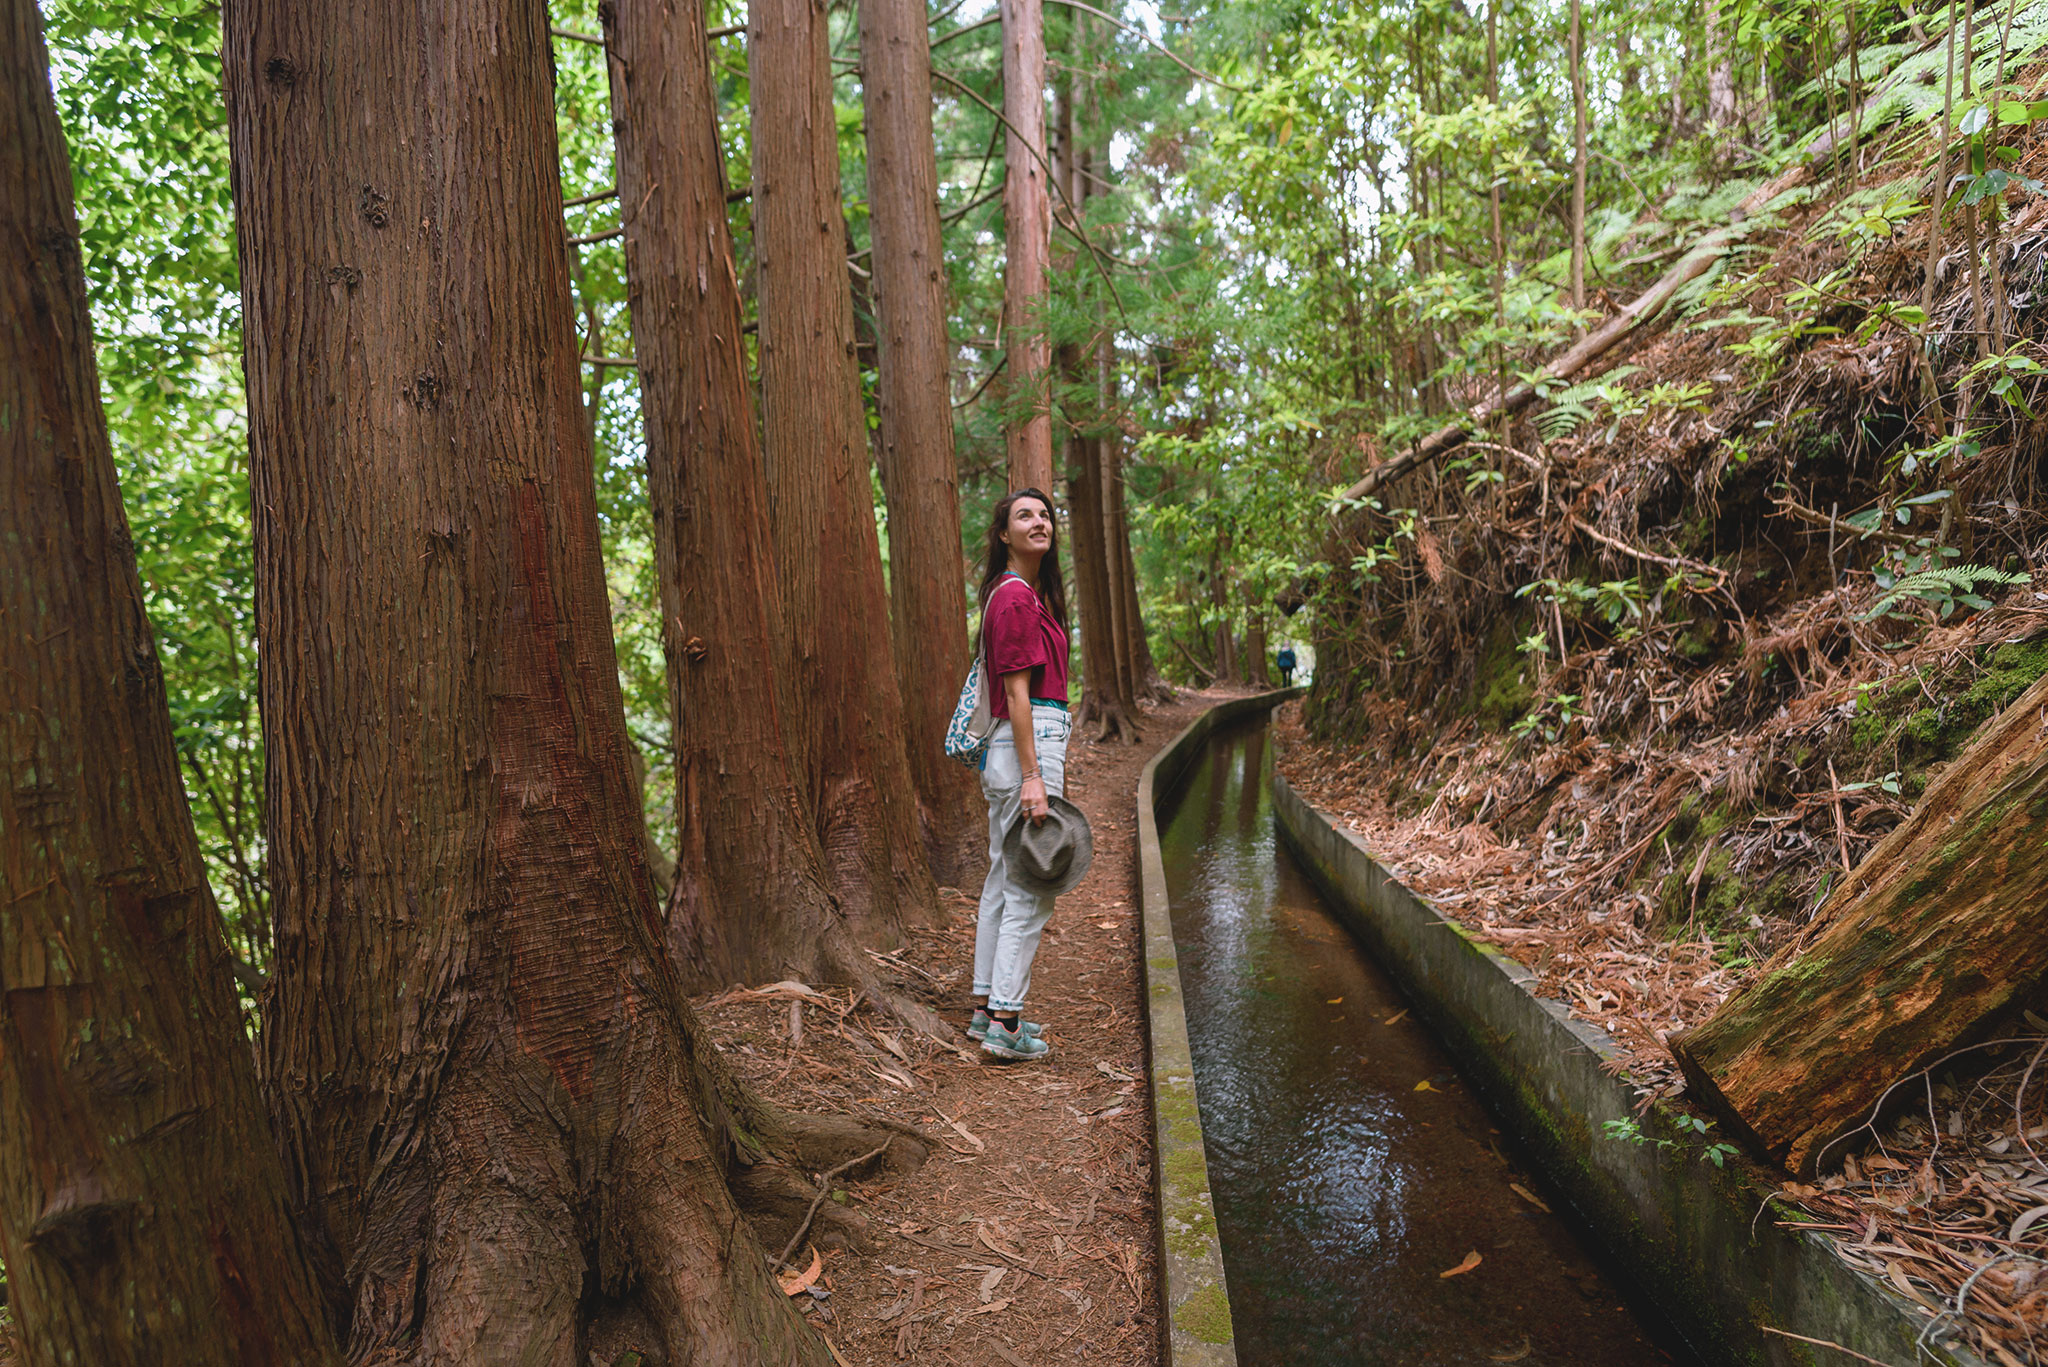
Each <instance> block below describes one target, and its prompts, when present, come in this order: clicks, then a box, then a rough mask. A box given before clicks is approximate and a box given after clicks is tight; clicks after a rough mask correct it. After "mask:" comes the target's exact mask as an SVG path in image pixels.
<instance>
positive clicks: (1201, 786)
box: [1159, 721, 1676, 1367]
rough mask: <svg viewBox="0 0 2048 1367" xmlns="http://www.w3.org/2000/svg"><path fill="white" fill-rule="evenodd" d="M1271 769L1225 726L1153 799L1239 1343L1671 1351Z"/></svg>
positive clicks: (1572, 1358) (1477, 1360)
mask: <svg viewBox="0 0 2048 1367" xmlns="http://www.w3.org/2000/svg"><path fill="white" fill-rule="evenodd" d="M1271 771H1272V758H1271V755H1270V753H1269V749H1268V746H1267V741H1266V729H1265V726H1264V724H1263V721H1261V722H1259V723H1256V724H1251V725H1244V726H1240V727H1237V728H1235V729H1231V730H1226V731H1222V732H1219V733H1218V734H1217V736H1216V737H1215V739H1213V740H1212V741H1211V742H1210V744H1209V747H1208V749H1207V750H1206V751H1205V752H1204V753H1203V754H1201V755H1199V756H1197V757H1196V759H1195V761H1194V763H1193V765H1192V766H1191V767H1190V768H1189V770H1188V772H1187V774H1186V776H1185V777H1184V778H1183V780H1182V782H1181V784H1180V785H1179V788H1178V790H1177V791H1176V792H1175V793H1173V794H1171V795H1169V796H1168V797H1167V798H1166V799H1165V801H1164V802H1163V803H1162V804H1161V810H1160V813H1159V818H1160V843H1161V846H1162V850H1163V852H1164V854H1165V857H1166V870H1167V881H1168V884H1169V886H1170V888H1171V891H1172V899H1173V925H1174V935H1175V938H1176V939H1177V940H1178V941H1179V945H1180V973H1181V983H1182V988H1183V990H1184V992H1185V994H1186V1000H1187V1010H1188V1033H1189V1035H1190V1037H1191V1038H1192V1041H1193V1044H1194V1058H1195V1087H1196V1093H1197V1098H1198V1100H1199V1102H1200V1105H1201V1108H1202V1127H1203V1130H1204V1132H1205V1134H1206V1136H1207V1141H1208V1159H1209V1180H1210V1183H1211V1185H1212V1186H1213V1188H1214V1190H1215V1196H1216V1217H1217V1222H1218V1225H1219V1227H1220V1229H1221V1231H1222V1236H1223V1261H1224V1270H1225V1273H1226V1275H1227V1276H1228V1278H1229V1282H1230V1305H1231V1314H1232V1318H1233V1320H1234V1321H1235V1324H1236V1330H1237V1350H1238V1360H1239V1362H1240V1363H1243V1364H1245V1367H1261V1365H1262V1364H1281V1363H1284V1364H1288V1365H1289V1367H1298V1365H1300V1364H1310V1363H1343V1364H1353V1363H1356V1364H1388V1365H1389V1367H1392V1365H1393V1364H1400V1367H1436V1365H1437V1364H1443V1365H1444V1367H1450V1365H1451V1364H1457V1365H1458V1367H1464V1365H1465V1364H1476V1365H1478V1367H1484V1364H1487V1363H1490V1362H1501V1363H1507V1362H1517V1363H1523V1364H1526V1367H1542V1365H1545V1364H1557V1365H1558V1367H1609V1365H1610V1364H1613V1367H1621V1365H1622V1364H1628V1367H1642V1365H1644V1364H1669V1363H1672V1362H1674V1361H1676V1359H1674V1358H1673V1357H1672V1356H1671V1355H1670V1354H1669V1353H1667V1352H1666V1351H1664V1350H1663V1349H1662V1348H1660V1347H1659V1346H1658V1345H1657V1344H1656V1343H1655V1342H1653V1340H1652V1338H1651V1336H1650V1333H1651V1330H1650V1329H1649V1328H1647V1327H1646V1324H1645V1321H1643V1320H1640V1319H1638V1317H1637V1316H1636V1315H1635V1314H1633V1313H1632V1312H1631V1311H1630V1310H1629V1309H1628V1308H1627V1307H1626V1305H1625V1304H1624V1303H1623V1301H1622V1299H1621V1297H1620V1296H1619V1294H1618V1293H1617V1292H1616V1290H1615V1288H1614V1286H1613V1285H1612V1284H1611V1283H1610V1282H1609V1281H1608V1279H1607V1278H1606V1277H1605V1276H1604V1275H1603V1274H1602V1273H1601V1271H1600V1270H1599V1268H1598V1267H1596V1266H1595V1265H1594V1262H1593V1260H1592V1258H1591V1257H1590V1256H1588V1254H1587V1252H1586V1250H1585V1249H1584V1248H1583V1247H1582V1246H1581V1245H1580V1243H1579V1241H1578V1239H1577V1237H1576V1236H1575V1235H1574V1234H1573V1232H1572V1230H1571V1229H1570V1228H1569V1227H1568V1226H1567V1225H1566V1224H1565V1223H1564V1222H1563V1221H1562V1220H1561V1219H1559V1218H1558V1217H1557V1216H1555V1215H1551V1214H1547V1213H1545V1212H1544V1210H1543V1209H1541V1208H1539V1207H1538V1205H1537V1204H1536V1201H1537V1200H1543V1199H1546V1198H1545V1194H1544V1192H1543V1191H1542V1190H1541V1189H1540V1188H1539V1187H1538V1186H1537V1185H1536V1183H1535V1181H1534V1179H1532V1178H1531V1177H1530V1176H1528V1175H1527V1173H1526V1170H1524V1169H1522V1168H1521V1167H1520V1166H1519V1165H1518V1164H1516V1163H1515V1162H1513V1160H1512V1156H1511V1155H1510V1154H1509V1153H1508V1151H1507V1149H1506V1140H1505V1139H1504V1138H1503V1136H1502V1135H1501V1133H1500V1131H1499V1130H1498V1129H1497V1128H1496V1127H1495V1125H1494V1123H1493V1121H1492V1118H1491V1117H1490V1116H1489V1115H1488V1113H1487V1111H1486V1109H1485V1107H1484V1106H1483V1105H1482V1104H1481V1103H1480V1101H1479V1100H1478V1098H1477V1097H1476V1096H1474V1095H1473V1093H1472V1091H1471V1089H1469V1088H1468V1087H1467V1086H1466V1085H1465V1084H1464V1083H1463V1082H1462V1081H1461V1080H1460V1079H1459V1076H1458V1073H1457V1071H1456V1069H1455V1068H1454V1066H1453V1065H1452V1064H1451V1062H1450V1060H1449V1059H1448V1058H1447V1057H1446V1056H1445V1055H1444V1053H1443V1052H1442V1051H1441V1050H1440V1049H1439V1048H1438V1047H1437V1045H1436V1043H1435V1041H1434V1040H1433V1039H1432V1038H1431V1037H1430V1035H1429V1033H1428V1032H1427V1031H1426V1030H1424V1029H1423V1028H1422V1027H1421V1026H1420V1025H1418V1024H1417V1023H1416V1021H1415V1019H1414V1017H1413V1016H1412V1015H1408V1014H1406V1005H1407V1004H1406V1002H1404V1001H1403V1000H1402V998H1401V995H1400V992H1399V991H1398V989H1396V988H1395V987H1394V985H1393V983H1392V982H1391V981H1390V980H1389V979H1388V978H1387V976H1386V975H1385V974H1384V973H1382V972H1381V971H1380V969H1379V968H1378V967H1377V966H1376V965H1375V964H1373V963H1372V961H1371V960H1369V959H1368V958H1367V957H1366V956H1365V953H1364V951H1363V950H1361V949H1360V948H1359V947H1358V946H1357V944H1356V943H1355V942H1353V940H1352V939H1351V937H1350V935H1349V934H1348V933H1347V932H1346V931H1345V930H1344V928H1343V927H1342V926H1341V925H1340V924H1339V923H1338V922H1337V921H1336V920H1335V919H1334V918H1333V917H1332V916H1331V914H1330V912H1329V911H1328V909H1327V908H1326V907H1325V906H1324V904H1323V902H1322V899H1321V897H1320V895H1319V894H1318V893H1317V891H1316V889H1315V887H1314V885H1313V884H1311V883H1310V882H1309V881H1308V879H1307V877H1306V876H1305V875H1304V874H1303V873H1302V872H1301V871H1300V870H1299V869H1297V868H1296V867H1295V865H1294V863H1293V861H1292V860H1291V859H1290V858H1289V856H1288V854H1287V852H1286V850H1285V847H1284V846H1281V845H1279V844H1278V841H1277V837H1276V832H1275V829H1274V820H1273V809H1272V802H1271V798H1270V794H1269V790H1268V786H1267V785H1268V780H1269V776H1270V774H1271ZM1511 1184H1512V1185H1511ZM1517 1185H1518V1186H1520V1187H1521V1188H1522V1189H1523V1190H1522V1191H1517V1190H1516V1186H1517ZM1524 1193H1526V1194H1524ZM1532 1198H1534V1199H1532ZM1474 1253H1476V1254H1478V1255H1479V1260H1478V1262H1477V1264H1476V1265H1475V1266H1473V1267H1471V1269H1470V1270H1469V1271H1465V1272H1461V1273H1458V1274H1457V1275H1454V1276H1449V1277H1446V1276H1443V1275H1441V1274H1442V1273H1444V1272H1446V1271H1448V1270H1450V1269H1452V1268H1455V1267H1458V1266H1459V1265H1460V1264H1462V1263H1466V1262H1468V1261H1470V1259H1469V1256H1468V1255H1470V1254H1474Z"/></svg>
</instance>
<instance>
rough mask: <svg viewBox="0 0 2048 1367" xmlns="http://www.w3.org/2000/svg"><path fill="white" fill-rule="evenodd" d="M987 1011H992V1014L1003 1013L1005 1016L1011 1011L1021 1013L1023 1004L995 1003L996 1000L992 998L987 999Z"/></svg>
mask: <svg viewBox="0 0 2048 1367" xmlns="http://www.w3.org/2000/svg"><path fill="white" fill-rule="evenodd" d="M988 1009H989V1010H990V1011H992V1012H993V1011H1001V1012H1003V1013H1004V1014H1005V1015H1007V1014H1009V1013H1010V1012H1012V1011H1022V1010H1023V1009H1024V1003H1023V1002H999V1001H997V1000H996V999H995V998H994V997H990V998H989V999H988Z"/></svg>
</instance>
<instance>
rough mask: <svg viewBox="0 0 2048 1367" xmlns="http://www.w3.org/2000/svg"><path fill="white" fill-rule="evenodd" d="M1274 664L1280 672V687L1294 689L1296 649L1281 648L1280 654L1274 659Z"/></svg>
mask: <svg viewBox="0 0 2048 1367" xmlns="http://www.w3.org/2000/svg"><path fill="white" fill-rule="evenodd" d="M1273 664H1274V666H1275V667H1276V668H1278V669H1279V671H1280V686H1281V687H1282V688H1292V687H1294V647H1293V646H1281V647H1280V653H1279V654H1278V655H1275V656H1274V657H1273Z"/></svg>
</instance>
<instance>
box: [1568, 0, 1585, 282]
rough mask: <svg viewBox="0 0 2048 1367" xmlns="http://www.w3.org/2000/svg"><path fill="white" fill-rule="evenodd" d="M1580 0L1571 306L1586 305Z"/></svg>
mask: <svg viewBox="0 0 2048 1367" xmlns="http://www.w3.org/2000/svg"><path fill="white" fill-rule="evenodd" d="M1582 8H1583V6H1582V5H1581V3H1580V0H1572V4H1571V16H1572V17H1571V61H1572V307H1573V308H1574V309H1578V310H1580V311H1583V310H1584V309H1585V307H1586V32H1585V19H1584V15H1583V14H1582V13H1581V10H1582Z"/></svg>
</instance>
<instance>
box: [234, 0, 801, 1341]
mask: <svg viewBox="0 0 2048 1367" xmlns="http://www.w3.org/2000/svg"><path fill="white" fill-rule="evenodd" d="M225 29H226V41H225V48H224V63H225V69H226V86H227V94H228V111H229V126H230V138H231V151H232V154H233V171H234V188H235V199H236V206H237V210H238V230H239V236H240V245H241V267H242V290H243V311H244V318H245V329H246V338H247V355H246V372H247V377H248V378H247V382H248V391H249V427H250V448H251V450H250V463H251V474H252V481H253V485H254V498H253V505H254V511H255V531H256V592H257V618H258V622H259V626H260V639H261V643H262V649H263V659H264V668H263V695H262V702H263V722H264V735H265V741H266V744H267V747H268V757H269V765H270V783H269V835H270V840H271V846H270V859H271V869H272V871H273V877H274V879H275V882H276V894H275V896H276V906H277V924H278V946H277V956H276V966H275V975H274V977H275V987H274V996H273V999H272V1001H271V1003H270V1009H269V1012H268V1015H267V1019H266V1022H265V1030H264V1048H265V1077H264V1082H265V1085H266V1089H267V1092H268V1094H269V1096H270V1098H271V1101H272V1106H273V1111H274V1114H275V1118H276V1123H277V1128H278V1130H279V1132H280V1136H281V1138H282V1140H283V1142H284V1144H285V1146H286V1151H287V1167H288V1170H289V1171H290V1172H291V1174H292V1175H293V1177H294V1178H295V1180H296V1183H297V1188H298V1195H299V1198H300V1199H301V1201H302V1202H303V1204H304V1207H305V1211H306V1221H307V1225H308V1230H309V1233H311V1232H312V1231H317V1232H318V1235H319V1236H320V1240H321V1249H322V1251H323V1254H324V1257H325V1259H326V1265H327V1267H328V1268H329V1269H330V1270H331V1271H332V1272H333V1274H334V1275H335V1276H336V1277H337V1279H338V1280H340V1281H341V1282H342V1284H343V1286H344V1287H345V1293H344V1299H345V1304H344V1305H343V1306H342V1307H341V1314H342V1318H343V1319H344V1320H345V1322H346V1325H347V1332H346V1340H347V1345H348V1351H349V1355H350V1357H351V1359H352V1360H354V1361H359V1362H360V1361H372V1360H374V1361H387V1360H388V1361H391V1362H394V1363H408V1362H416V1363H442V1362H479V1363H481V1362H492V1363H496V1362H522V1363H547V1364H557V1365H558V1367H572V1364H573V1367H582V1364H583V1363H584V1362H586V1361H587V1360H588V1354H589V1353H590V1352H592V1351H593V1349H595V1348H601V1347H602V1346H603V1345H604V1344H605V1342H606V1340H607V1336H608V1335H612V1334H618V1333H629V1334H630V1335H631V1336H632V1338H633V1339H634V1340H636V1341H638V1342H639V1343H640V1344H641V1346H643V1348H647V1349H658V1350H659V1352H660V1353H661V1354H662V1355H664V1356H665V1358H666V1360H667V1361H669V1362H674V1363H680V1362H721V1363H723V1362H732V1363H755V1362H759V1363H764V1364H766V1363H773V1364H777V1365H778V1367H780V1364H783V1363H786V1362H790V1361H802V1362H808V1363H818V1364H823V1363H826V1362H828V1361H829V1356H828V1355H827V1354H826V1352H825V1350H824V1346H823V1345H822V1344H821V1343H819V1342H818V1341H817V1339H816V1338H815V1337H814V1336H813V1335H811V1334H810V1333H809V1332H808V1331H807V1330H806V1329H805V1328H804V1326H803V1325H802V1324H801V1322H800V1321H799V1320H798V1319H797V1317H796V1316H795V1314H794V1313H793V1312H791V1311H790V1309H789V1308H788V1305H787V1303H786V1298H785V1297H783V1296H782V1295H781V1294H780V1293H779V1290H778V1288H777V1287H776V1286H775V1285H774V1283H773V1282H772V1281H771V1280H770V1279H769V1278H768V1276H767V1275H766V1272H767V1269H766V1267H765V1258H764V1255H763V1254H762V1252H761V1250H760V1248H759V1246H758V1245H757V1244H756V1242H755V1241H754V1238H753V1237H752V1235H751V1234H750V1232H749V1230H748V1229H747V1227H746V1226H745V1225H744V1224H742V1222H741V1218H740V1215H739V1212H738V1210H737V1208H736V1207H735V1205H734V1202H733V1201H732V1199H731V1197H730V1195H729V1194H728V1191H727V1188H726V1185H725V1182H724V1180H723V1176H724V1173H725V1170H726V1166H727V1163H728V1161H730V1158H731V1153H730V1145H731V1141H732V1133H733V1132H732V1127H731V1125H730V1123H729V1117H728V1116H727V1114H726V1111H725V1109H724V1104H723V1103H722V1102H721V1099H720V1095H719V1091H718V1088H717V1073H716V1069H715V1062H716V1060H715V1055H714V1054H712V1053H711V1051H710V1050H709V1048H708V1045H706V1044H705V1043H704V1042H703V1040H702V1037H701V1033H700V1031H699V1028H698V1026H697V1023H696V1020H695V1017H694V1016H693V1015H692V1013H691V1012H690V1010H689V1008H688V1004H687V1002H686V1001H685V999H684V997H683V995H682V992H681V989H680V985H679V982H678V979H677V976H676V974H675V973H674V971H673V969H672V967H671V963H670V959H669V957H668V955H667V953H666V952H665V950H664V947H663V944H662V925H661V919H660V915H659V910H658V908H657V906H656V904H655V901H654V895H653V889H652V885H651V882H650V880H649V878H648V875H647V869H646V864H645V857H644V852H643V842H642V839H641V831H640V820H641V816H640V812H639V810H638V807H637V804H636V802H635V800H634V796H633V786H632V773H631V768H630V761H629V759H628V745H629V742H628V739H627V736H626V731H625V724H624V714H623V707H622V701H621V697H620V693H619V682H618V670H617V663H616V658H615V655H614V651H613V645H612V638H611V627H610V614H609V612H608V610H607V602H606V595H605V585H604V579H603V572H602V565H601V564H600V558H599V537H598V522H597V513H596V507H595V496H594V489H593V481H592V470H591V461H592V452H591V448H590V443H589V438H588V435H587V429H586V428H585V426H584V422H583V415H582V413H581V411H580V403H579V387H578V377H577V373H576V364H577V362H576V352H575V342H574V335H573V328H572V323H571V313H570V296H569V285H568V273H567V265H566V258H565V253H564V249H563V239H562V226H561V222H562V219H561V215H562V202H561V191H560V185H559V172H558V168H557V163H556V155H555V123H554V110H553V106H552V100H551V93H550V76H549V71H550V63H549V53H548V32H547V17H546V14H545V12H544V10H543V9H542V8H541V7H539V6H533V5H523V4H514V3H511V2H510V0H462V2H461V3H457V2H456V0H429V2H428V3H418V2H417V0H365V2H364V3H360V4H351V5H299V4H291V3H284V2H283V0H235V3H231V4H229V5H228V7H227V9H226V13H225ZM620 1326H626V1328H625V1329H623V1330H622V1329H621V1328H620ZM649 1355H650V1356H653V1352H652V1351H650V1353H649ZM605 1357H606V1360H609V1354H606V1355H605Z"/></svg>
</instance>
